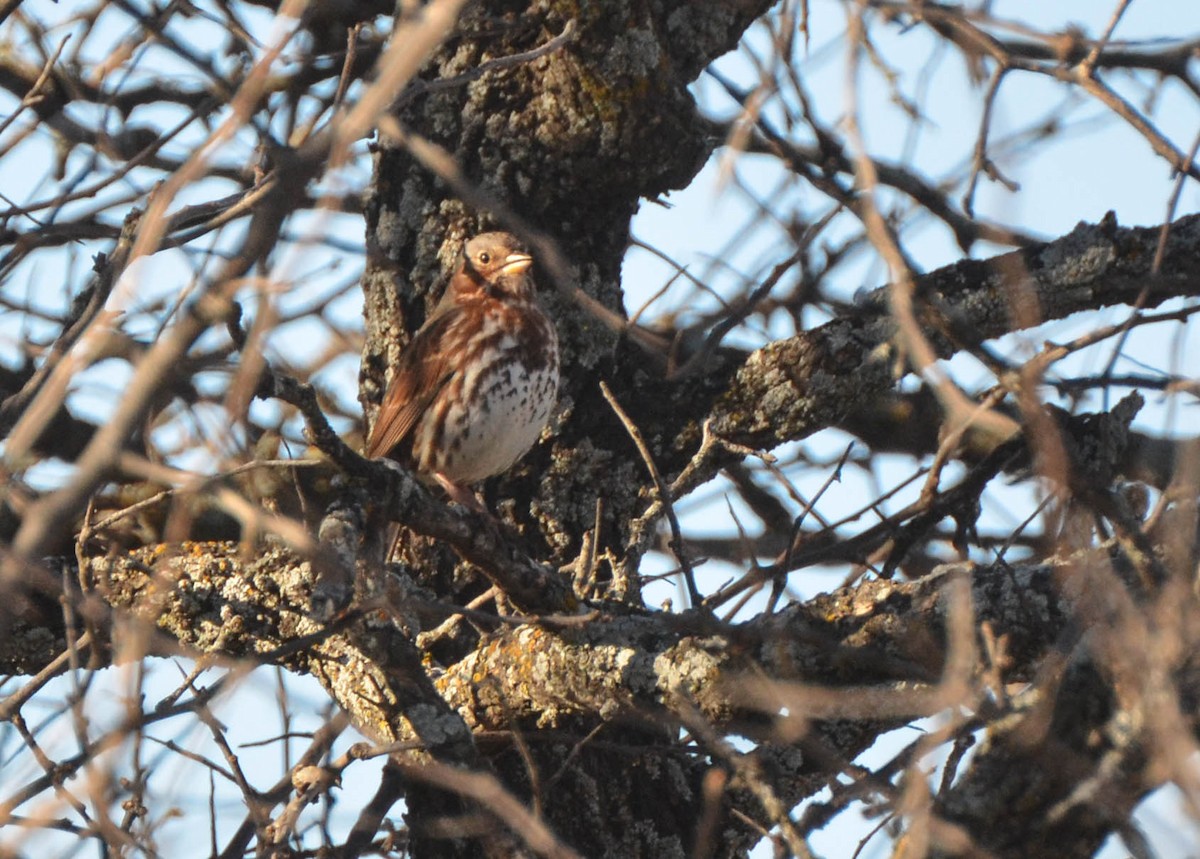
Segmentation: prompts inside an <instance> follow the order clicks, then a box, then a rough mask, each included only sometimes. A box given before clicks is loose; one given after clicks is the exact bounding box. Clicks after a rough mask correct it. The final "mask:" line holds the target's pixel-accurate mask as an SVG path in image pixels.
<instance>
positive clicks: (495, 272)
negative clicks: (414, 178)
mask: <svg viewBox="0 0 1200 859" xmlns="http://www.w3.org/2000/svg"><path fill="white" fill-rule="evenodd" d="M532 266H533V257H532V256H531V255H530V254H529V252H528V251H527V250H526V248H525V247H524V246H523V245H522V244H521V242H520V241H519V240H518V239H517V238H516V236H513V235H511V234H509V233H505V232H489V233H483V234H481V235H478V236H475V237H474V238H472V239H470V240H468V241H466V242H465V243H464V245H463V248H462V252H461V253H460V254H459V257H458V264H457V268H456V270H455V272H454V274H453V276H452V277H451V278H450V282H449V284H448V285H447V287H446V291H445V293H444V294H443V295H442V298H441V300H440V301H439V303H438V305H437V307H436V308H435V309H434V311H433V313H432V314H431V315H430V316H429V318H428V319H427V320H426V321H425V324H424V325H422V326H421V327H420V328H419V329H417V332H416V333H415V334H414V335H413V337H412V339H411V340H410V341H409V342H408V344H407V346H405V347H404V349H403V350H402V351H401V353H400V356H399V358H398V359H397V361H396V364H395V366H394V367H393V368H392V374H391V381H390V383H389V384H388V387H387V390H386V392H385V393H384V395H383V400H382V401H381V403H380V406H379V411H378V413H377V415H376V418H375V423H374V425H373V426H372V428H371V432H370V435H369V436H368V439H367V445H366V455H367V457H368V458H370V459H376V458H379V457H386V458H388V459H392V460H395V461H398V462H402V463H405V464H407V465H409V466H411V467H413V468H414V469H415V470H416V471H417V473H418V475H420V476H421V477H423V478H426V479H427V480H428V479H432V481H434V482H436V483H437V484H439V485H441V486H442V487H443V488H444V489H445V490H446V493H447V494H448V495H449V497H450V498H451V499H452V500H454V501H457V502H459V503H460V504H462V505H463V506H465V507H469V508H472V509H474V510H477V511H481V512H486V511H485V510H484V509H483V506H482V505H481V504H480V502H479V501H478V499H477V498H476V497H475V495H474V493H473V492H472V491H471V489H470V488H469V487H470V485H471V484H475V483H478V482H479V481H481V480H484V479H486V478H488V477H493V476H495V475H497V474H501V473H502V472H505V471H507V470H508V469H510V468H511V467H512V466H513V465H514V464H515V463H516V462H517V461H518V460H519V459H520V458H521V457H523V456H524V455H525V454H526V453H527V452H528V451H529V449H530V448H531V447H533V445H534V443H535V442H536V441H537V440H538V437H539V436H540V435H541V433H542V430H543V429H544V428H545V426H546V424H547V422H548V421H549V419H550V415H551V414H552V412H553V410H554V407H555V404H556V403H557V401H558V385H559V353H558V334H557V332H556V330H555V327H554V323H553V322H552V321H551V320H550V318H549V317H548V316H547V315H546V313H545V312H544V311H543V310H542V308H541V306H540V305H539V304H538V300H537V294H536V287H535V285H534V281H533V278H532V276H531V273H530V268H531V267H532Z"/></svg>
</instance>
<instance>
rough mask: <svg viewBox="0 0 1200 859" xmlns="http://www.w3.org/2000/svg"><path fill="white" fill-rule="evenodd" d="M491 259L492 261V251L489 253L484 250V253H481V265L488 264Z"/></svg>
mask: <svg viewBox="0 0 1200 859" xmlns="http://www.w3.org/2000/svg"><path fill="white" fill-rule="evenodd" d="M491 261H492V255H491V254H490V253H488V252H487V251H483V252H482V253H480V254H479V264H480V265H487V264H488V263H490V262H491Z"/></svg>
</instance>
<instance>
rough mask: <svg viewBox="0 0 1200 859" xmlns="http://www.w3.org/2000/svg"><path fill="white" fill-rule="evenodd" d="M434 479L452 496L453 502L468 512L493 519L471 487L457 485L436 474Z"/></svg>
mask: <svg viewBox="0 0 1200 859" xmlns="http://www.w3.org/2000/svg"><path fill="white" fill-rule="evenodd" d="M434 477H435V478H437V482H438V483H439V484H441V487H442V488H443V489H445V490H446V494H447V495H449V496H450V500H451V501H457V502H458V503H459V504H461V505H462V506H463V507H466V508H467V509H468V510H472V511H474V512H476V513H479V514H480V515H482V516H486V517H488V518H489V519H491V518H493V517H492V514H491V513H490V512H488V509H487V508H486V507H484V506H483V502H482V501H480V500H479V497H478V496H477V495H476V494H475V493H474V492H472V491H471V489H470V487H467V486H463V485H462V484H461V483H455V482H454V481H453V480H451V479H450V478H448V477H446V476H445V475H443V474H435V475H434Z"/></svg>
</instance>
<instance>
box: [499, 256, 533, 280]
mask: <svg viewBox="0 0 1200 859" xmlns="http://www.w3.org/2000/svg"><path fill="white" fill-rule="evenodd" d="M531 265H533V257H531V256H530V255H529V254H509V255H508V256H506V257H505V258H504V265H503V266H501V267H500V272H501V273H502V274H507V275H513V274H524V273H525V272H526V271H528V270H529V267H530V266H531Z"/></svg>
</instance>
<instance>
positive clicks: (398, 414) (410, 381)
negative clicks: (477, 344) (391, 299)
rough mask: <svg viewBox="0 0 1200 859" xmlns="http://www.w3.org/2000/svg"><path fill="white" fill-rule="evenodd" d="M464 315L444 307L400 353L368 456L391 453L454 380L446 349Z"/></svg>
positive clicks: (428, 320) (454, 308) (374, 429)
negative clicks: (448, 334)
mask: <svg viewBox="0 0 1200 859" xmlns="http://www.w3.org/2000/svg"><path fill="white" fill-rule="evenodd" d="M461 315H462V310H461V309H459V308H457V307H455V306H449V307H440V308H439V309H438V311H437V312H435V313H434V315H433V316H431V317H430V318H429V319H427V320H426V321H425V324H424V325H422V326H421V328H420V329H419V330H418V331H417V333H416V334H414V335H413V339H412V340H411V341H410V342H409V344H408V346H406V347H405V349H404V351H403V352H401V353H400V359H399V360H398V361H397V364H396V371H395V372H394V373H393V374H392V381H391V384H389V385H388V389H387V393H386V394H384V397H383V402H382V404H381V405H380V407H379V414H378V415H376V416H375V425H374V426H373V427H371V437H370V438H369V439H368V441H367V457H368V458H369V459H374V458H375V457H377V456H387V455H388V454H389V453H391V452H392V451H393V450H395V449H396V446H397V445H398V444H400V443H401V442H402V441H404V439H405V438H406V437H407V436H408V434H409V433H410V432H411V431H412V428H413V427H414V426H416V423H417V421H418V420H420V418H421V415H422V414H424V412H425V410H426V409H427V408H429V405H430V403H432V402H433V399H434V397H436V396H437V395H438V392H439V391H440V390H441V389H442V387H443V386H444V385H445V384H446V382H447V381H448V380H449V379H450V376H451V374H452V368H451V366H450V361H449V355H448V353H447V351H446V350H445V348H444V340H445V337H446V332H447V330H448V329H449V328H450V327H451V326H453V325H454V324H455V322H456V321H457V320H458V318H459V317H460V316H461Z"/></svg>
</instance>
